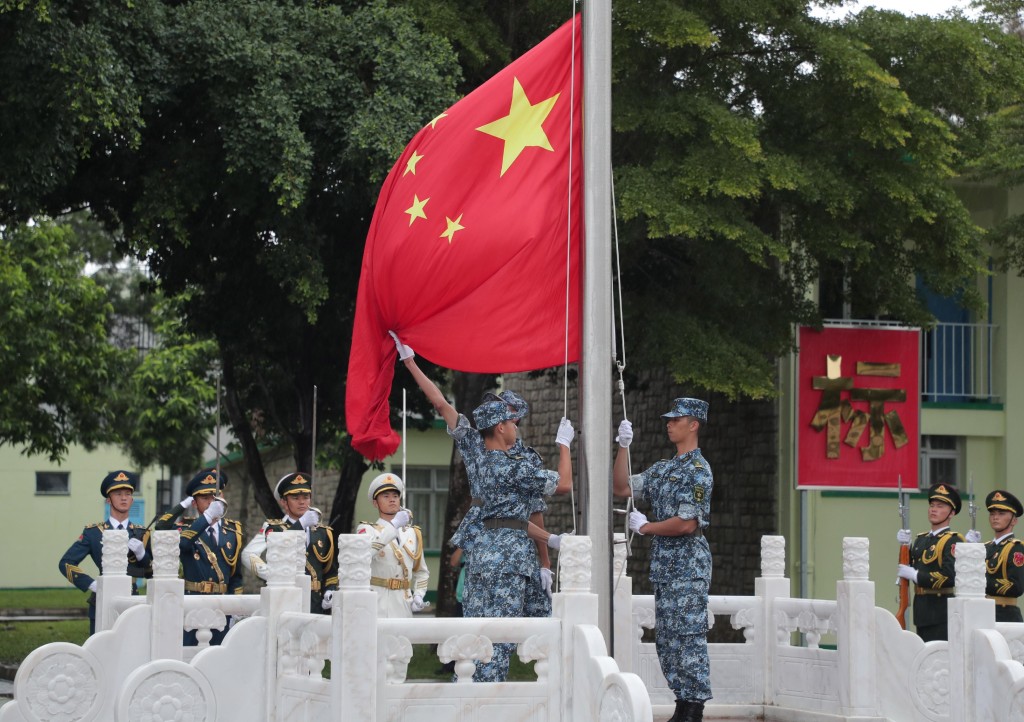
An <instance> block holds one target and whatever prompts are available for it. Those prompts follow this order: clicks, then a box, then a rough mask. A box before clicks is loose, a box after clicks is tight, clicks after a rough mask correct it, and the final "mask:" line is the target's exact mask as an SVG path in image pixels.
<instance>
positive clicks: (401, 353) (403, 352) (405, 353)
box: [388, 331, 416, 361]
mask: <svg viewBox="0 0 1024 722" xmlns="http://www.w3.org/2000/svg"><path fill="white" fill-rule="evenodd" d="M388 333H389V334H391V338H393V339H395V348H396V349H398V358H400V359H401V360H402V361H405V360H406V359H407V358H413V357H414V356H415V355H416V352H415V351H413V350H412V349H411V348H409V347H408V346H406V345H405V344H404V343H402V342H401V341H399V340H398V334H396V333H395V332H394V331H388Z"/></svg>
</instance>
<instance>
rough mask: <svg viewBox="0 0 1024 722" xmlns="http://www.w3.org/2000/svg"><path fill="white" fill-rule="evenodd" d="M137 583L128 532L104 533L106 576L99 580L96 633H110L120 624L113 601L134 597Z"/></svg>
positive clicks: (109, 530)
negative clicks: (131, 570)
mask: <svg viewBox="0 0 1024 722" xmlns="http://www.w3.org/2000/svg"><path fill="white" fill-rule="evenodd" d="M132 583H133V580H132V578H131V577H129V576H128V532H126V531H125V530H123V529H105V530H104V531H103V573H102V574H101V575H100V576H99V578H98V579H97V580H96V631H97V632H102V631H103V630H104V629H110V628H111V627H113V626H114V622H116V621H117V610H116V609H115V607H114V604H113V601H114V599H116V598H117V597H127V596H129V595H130V594H131V593H132Z"/></svg>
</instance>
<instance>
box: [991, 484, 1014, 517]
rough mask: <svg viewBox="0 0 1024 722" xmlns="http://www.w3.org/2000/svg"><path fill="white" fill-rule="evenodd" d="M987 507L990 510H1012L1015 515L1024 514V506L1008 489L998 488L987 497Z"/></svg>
mask: <svg viewBox="0 0 1024 722" xmlns="http://www.w3.org/2000/svg"><path fill="white" fill-rule="evenodd" d="M985 508H986V509H988V510H989V511H1010V512H1013V515H1014V516H1020V515H1021V514H1024V506H1021V503H1020V501H1019V500H1018V499H1017V497H1015V496H1014V495H1013V494H1011V493H1010V492H1008V491H1004V490H1002V489H996V490H995V491H993V492H992V493H991V494H989V495H988V496H986V497H985Z"/></svg>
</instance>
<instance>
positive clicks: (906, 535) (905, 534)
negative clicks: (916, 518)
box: [896, 529, 910, 544]
mask: <svg viewBox="0 0 1024 722" xmlns="http://www.w3.org/2000/svg"><path fill="white" fill-rule="evenodd" d="M896 541H898V542H899V543H900V544H909V543H910V529H900V530H899V531H898V532H896Z"/></svg>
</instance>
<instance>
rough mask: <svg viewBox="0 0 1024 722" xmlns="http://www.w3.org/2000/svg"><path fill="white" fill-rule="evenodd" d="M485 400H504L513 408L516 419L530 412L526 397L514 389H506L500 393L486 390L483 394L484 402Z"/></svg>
mask: <svg viewBox="0 0 1024 722" xmlns="http://www.w3.org/2000/svg"><path fill="white" fill-rule="evenodd" d="M487 401H504V402H505V403H506V404H508V405H509V406H511V407H512V408H513V409H514V410H515V414H516V415H515V418H517V419H521V418H523V417H524V416H526V415H527V414H528V413H530V405H529V404H528V403H526V399H524V398H523V397H522V396H520V395H519V394H517V393H516V392H515V391H508V390H506V391H502V392H501V393H500V394H495V393H491V392H488V393H486V394H484V402H487Z"/></svg>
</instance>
